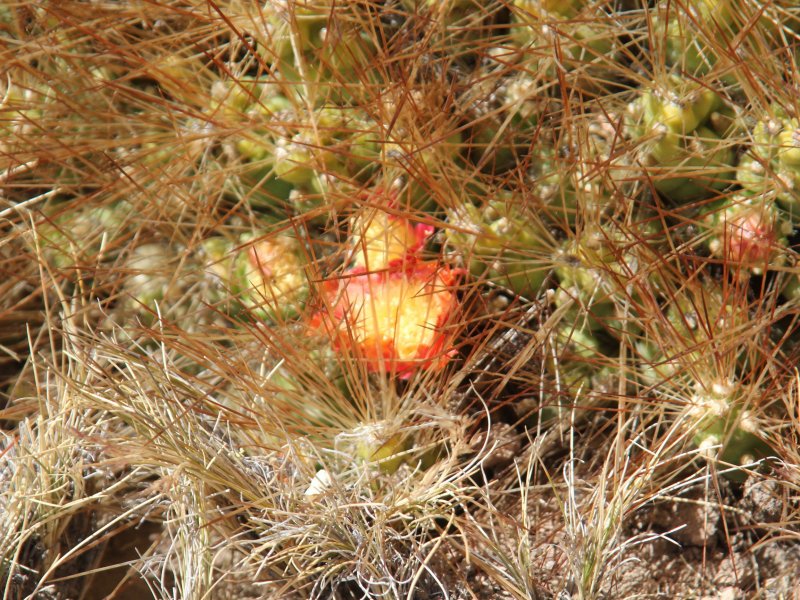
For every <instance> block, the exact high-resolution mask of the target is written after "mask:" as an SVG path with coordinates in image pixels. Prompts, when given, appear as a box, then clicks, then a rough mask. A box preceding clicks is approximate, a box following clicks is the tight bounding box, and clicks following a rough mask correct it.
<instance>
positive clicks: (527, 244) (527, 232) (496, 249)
mask: <svg viewBox="0 0 800 600" xmlns="http://www.w3.org/2000/svg"><path fill="white" fill-rule="evenodd" d="M448 224H449V225H450V227H448V229H447V231H446V235H447V241H448V246H449V248H450V249H451V250H452V254H453V255H454V257H455V258H456V259H457V260H458V261H459V262H460V263H461V264H463V265H464V266H465V267H466V268H468V269H469V271H470V273H471V274H472V275H474V276H476V277H484V278H485V279H486V280H488V281H491V282H492V283H493V284H495V285H499V286H501V287H503V288H506V289H508V290H509V291H511V292H512V293H514V294H518V295H521V296H524V297H527V298H534V297H536V296H537V295H539V294H540V293H541V291H542V289H543V285H544V282H545V279H546V278H547V276H548V274H549V273H550V267H551V265H552V260H551V256H550V255H551V253H552V251H551V250H550V248H551V247H552V243H551V242H550V241H549V240H550V234H549V232H548V231H547V229H546V227H545V226H544V224H543V223H542V222H541V221H538V220H537V219H536V218H535V217H534V216H533V215H528V214H525V213H523V212H521V211H520V210H519V209H518V208H517V205H516V204H515V203H513V201H511V200H509V201H508V202H503V201H500V200H495V201H492V202H489V204H488V205H487V206H486V207H484V208H483V209H479V208H477V207H475V206H473V205H471V204H464V205H462V206H459V207H457V208H456V209H452V210H450V211H449V212H448Z"/></svg>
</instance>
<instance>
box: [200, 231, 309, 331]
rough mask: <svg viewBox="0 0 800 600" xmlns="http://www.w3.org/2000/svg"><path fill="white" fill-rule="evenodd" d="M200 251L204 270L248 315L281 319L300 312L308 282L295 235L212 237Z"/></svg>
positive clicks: (305, 296)
mask: <svg viewBox="0 0 800 600" xmlns="http://www.w3.org/2000/svg"><path fill="white" fill-rule="evenodd" d="M203 251H204V253H205V255H206V256H207V259H208V266H207V269H208V271H209V272H210V273H211V274H213V275H214V276H216V277H217V278H218V279H219V281H220V282H221V284H222V287H223V288H224V289H226V290H228V292H229V293H230V294H231V296H232V297H233V298H235V299H236V301H237V303H238V306H239V309H244V310H246V311H247V314H248V315H249V316H250V317H255V318H259V319H265V320H268V321H278V322H282V321H285V320H286V319H291V318H294V317H297V316H298V315H299V314H301V312H302V310H303V308H304V306H305V301H306V298H307V297H308V293H309V285H308V280H307V278H306V276H305V270H304V267H305V259H304V257H305V254H304V252H303V248H302V245H301V244H300V243H299V242H298V241H297V239H296V238H294V237H291V236H288V235H280V236H272V237H261V238H258V237H256V236H253V235H244V236H242V237H241V238H240V239H239V240H238V244H234V243H233V242H232V241H230V240H226V239H225V238H220V237H213V238H209V239H208V240H206V242H205V243H204V244H203ZM234 312H238V311H234Z"/></svg>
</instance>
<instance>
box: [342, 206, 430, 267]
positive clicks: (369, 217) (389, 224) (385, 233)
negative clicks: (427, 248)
mask: <svg viewBox="0 0 800 600" xmlns="http://www.w3.org/2000/svg"><path fill="white" fill-rule="evenodd" d="M432 233H433V227H432V226H431V225H425V224H423V223H416V224H414V223H412V222H411V221H409V220H408V219H406V218H404V217H400V216H396V215H391V214H389V213H387V212H384V211H382V210H371V211H368V212H366V213H365V214H362V215H360V216H359V218H357V219H355V220H354V222H353V226H352V236H353V251H354V252H353V267H354V268H359V267H360V268H364V269H369V270H370V271H380V270H382V269H386V268H390V269H391V268H399V265H398V263H401V262H402V261H403V260H405V259H406V258H407V257H409V256H414V255H416V254H417V253H418V252H419V250H420V249H421V248H422V246H423V245H424V244H425V240H426V239H427V238H428V237H429V236H430V235H431V234H432Z"/></svg>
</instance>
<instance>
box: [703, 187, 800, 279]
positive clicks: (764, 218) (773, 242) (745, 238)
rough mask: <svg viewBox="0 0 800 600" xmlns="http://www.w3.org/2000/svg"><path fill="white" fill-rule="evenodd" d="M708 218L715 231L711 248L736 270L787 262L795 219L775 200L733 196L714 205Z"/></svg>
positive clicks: (741, 271)
mask: <svg viewBox="0 0 800 600" xmlns="http://www.w3.org/2000/svg"><path fill="white" fill-rule="evenodd" d="M706 222H707V224H708V227H709V229H710V230H711V232H712V235H710V236H709V237H708V238H707V240H708V241H707V244H708V249H709V250H710V251H711V253H712V254H713V255H714V256H717V257H719V258H721V259H722V260H723V261H724V263H725V265H726V266H727V267H728V268H729V269H730V270H731V271H732V272H733V273H734V274H736V275H738V276H741V277H746V276H747V275H749V274H750V273H754V274H762V273H764V272H765V271H767V270H769V269H774V268H776V267H779V266H780V265H782V264H783V263H784V262H785V259H786V256H787V244H788V242H787V235H788V234H790V233H791V232H792V223H791V221H790V220H789V219H787V217H786V216H785V215H784V213H783V211H781V210H780V209H778V207H777V206H776V205H775V202H774V201H772V200H769V199H766V198H748V197H738V196H734V197H732V198H731V199H729V200H726V201H724V202H723V203H722V206H720V207H718V208H714V209H713V210H712V211H711V212H710V215H709V216H707V217H706Z"/></svg>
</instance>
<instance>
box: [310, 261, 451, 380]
mask: <svg viewBox="0 0 800 600" xmlns="http://www.w3.org/2000/svg"><path fill="white" fill-rule="evenodd" d="M458 274H459V273H458V272H457V271H455V270H452V269H450V268H448V267H446V266H443V265H440V264H438V263H436V262H421V261H417V260H416V259H415V258H413V257H406V259H405V260H404V261H403V262H402V263H400V264H399V265H398V264H397V263H396V264H395V267H394V268H388V269H386V270H383V271H372V272H368V271H367V270H366V269H364V268H363V267H355V268H353V269H350V270H349V271H347V272H346V273H345V274H344V275H343V277H342V278H340V279H336V280H329V281H327V282H325V285H324V291H325V296H326V301H327V303H328V307H327V310H325V311H323V312H321V313H320V314H318V315H317V316H316V317H315V321H316V323H317V324H318V325H320V324H321V325H324V326H325V327H326V328H327V330H328V331H329V332H334V334H335V338H334V339H335V344H336V345H338V346H340V347H341V345H343V344H346V345H349V346H350V347H353V348H354V349H356V352H357V355H358V356H360V357H362V358H363V359H364V360H365V361H366V364H367V368H368V369H369V370H371V371H386V372H391V373H394V374H396V375H399V376H400V377H402V378H408V377H410V376H411V374H412V373H414V372H415V371H416V370H418V369H421V368H434V369H438V368H441V367H443V366H444V365H445V364H446V363H447V362H448V361H449V360H450V358H451V357H452V356H453V354H454V352H455V350H454V349H453V348H452V346H451V345H450V342H451V339H450V336H449V335H448V333H447V332H446V331H445V330H444V326H445V325H446V324H447V323H448V322H449V321H450V320H451V318H452V315H453V314H454V311H455V310H456V309H457V306H458V301H457V298H456V296H455V294H454V293H453V291H452V290H451V289H450V286H451V285H452V284H453V283H454V281H455V280H456V278H457V276H458Z"/></svg>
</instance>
